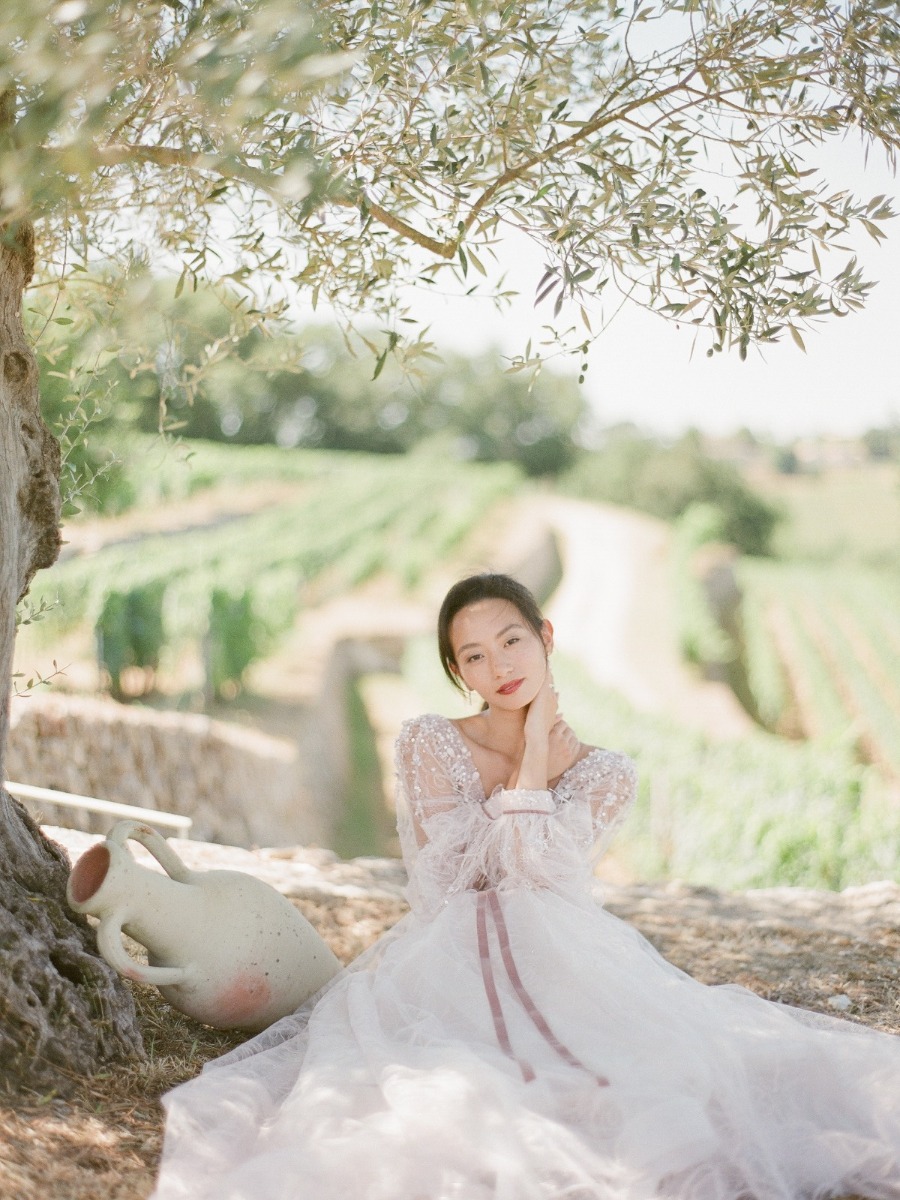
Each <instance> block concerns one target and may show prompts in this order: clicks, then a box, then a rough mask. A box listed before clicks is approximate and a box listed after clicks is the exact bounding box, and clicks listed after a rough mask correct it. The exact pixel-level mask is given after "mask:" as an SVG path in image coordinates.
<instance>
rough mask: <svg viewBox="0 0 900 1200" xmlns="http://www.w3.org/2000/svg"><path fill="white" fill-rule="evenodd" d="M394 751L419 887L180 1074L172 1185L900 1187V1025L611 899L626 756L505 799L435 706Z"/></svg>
mask: <svg viewBox="0 0 900 1200" xmlns="http://www.w3.org/2000/svg"><path fill="white" fill-rule="evenodd" d="M397 763H398V774H399V798H398V808H399V811H400V818H399V824H400V834H401V840H402V846H403V856H404V859H405V862H406V865H407V868H408V870H409V879H410V883H409V893H408V894H409V900H410V904H411V909H412V911H411V912H410V913H409V915H408V916H406V917H404V918H403V920H402V921H400V922H399V924H398V925H397V926H396V927H395V928H394V929H393V930H391V932H390V933H388V934H387V935H386V936H385V937H384V938H382V939H381V940H380V941H379V942H378V943H377V944H376V945H374V946H373V947H372V948H371V949H370V950H368V951H367V952H366V953H365V954H363V955H362V956H361V957H360V958H359V959H358V960H357V961H356V962H355V963H353V964H352V966H350V967H349V968H348V969H347V970H345V971H343V972H341V973H340V974H339V975H338V976H337V977H336V978H335V979H334V980H332V982H331V983H330V984H328V985H327V986H326V987H325V988H324V989H323V991H322V992H321V993H320V994H319V996H318V997H317V998H316V999H315V1003H314V1004H313V1003H310V1004H309V1005H308V1006H306V1007H305V1008H304V1009H303V1010H301V1011H300V1012H299V1013H297V1014H296V1015H295V1016H293V1017H289V1018H287V1019H286V1020H284V1021H282V1022H279V1023H278V1024H277V1025H276V1026H274V1027H273V1028H272V1029H270V1030H268V1031H266V1032H265V1033H263V1034H261V1035H260V1036H259V1037H257V1038H255V1039H254V1040H253V1041H251V1042H249V1043H247V1044H246V1045H244V1046H241V1047H240V1048H239V1049H238V1050H236V1051H234V1052H232V1053H231V1054H229V1055H226V1056H225V1057H224V1058H222V1059H219V1060H217V1061H216V1062H214V1063H211V1064H209V1065H208V1066H207V1067H206V1069H205V1070H204V1071H203V1073H202V1074H201V1075H200V1076H199V1077H198V1078H197V1079H195V1080H192V1081H191V1082H189V1083H187V1084H184V1085H183V1086H181V1087H179V1088H176V1089H175V1091H174V1092H172V1093H170V1095H169V1096H167V1097H166V1099H165V1103H166V1106H167V1109H168V1120H167V1128H166V1138H165V1147H164V1154H163V1161H162V1166H161V1171H160V1177H159V1182H158V1187H157V1191H156V1192H155V1193H154V1197H155V1200H176V1198H177V1200H187V1198H188V1197H189V1198H190V1200H201V1198H203V1197H206V1198H209V1200H238V1198H241V1200H551V1198H552V1200H563V1198H565V1200H645V1198H646V1200H650V1198H651V1197H665V1198H666V1200H800V1198H803V1200H808V1198H812V1197H829V1196H838V1195H842V1194H844V1193H851V1192H854V1191H856V1192H859V1193H860V1194H862V1195H864V1196H866V1197H871V1198H872V1200H882V1198H887V1197H891V1198H894V1200H897V1198H898V1197H900V1039H898V1038H894V1037H892V1036H890V1035H888V1034H883V1033H877V1032H875V1031H872V1030H867V1029H864V1028H861V1027H859V1026H855V1025H852V1024H850V1023H849V1022H847V1021H842V1020H840V1019H839V1018H832V1017H825V1016H820V1015H817V1014H814V1013H810V1012H806V1011H803V1010H800V1009H794V1008H789V1007H785V1006H782V1005H778V1004H773V1003H769V1002H767V1001H765V1000H762V999H760V998H759V997H757V996H755V995H753V994H752V993H751V992H749V991H747V990H745V989H743V988H740V987H734V986H724V987H706V986H704V985H703V984H700V983H697V982H696V981H694V980H692V979H691V978H689V977H688V976H687V975H685V974H684V973H683V972H682V971H679V970H678V969H677V968H675V967H673V966H671V965H670V964H669V963H667V962H666V961H665V960H664V959H662V958H661V957H660V956H659V954H657V953H656V951H655V950H654V949H653V948H652V947H651V946H650V945H649V944H648V943H647V942H646V941H645V940H644V939H643V938H642V937H641V936H640V935H639V934H638V933H637V932H636V931H635V930H634V929H632V928H631V927H630V926H628V925H626V924H624V923H623V922H622V921H620V920H618V919H617V918H615V917H613V916H611V915H610V914H609V913H607V912H605V911H604V910H603V909H602V908H601V907H600V906H599V905H598V904H597V902H596V900H595V899H593V898H592V891H591V884H592V873H591V865H592V861H593V859H594V857H595V846H596V844H597V841H598V839H599V840H600V841H601V842H602V841H603V840H604V839H605V838H606V837H608V835H609V833H610V832H611V830H612V829H613V827H614V826H615V825H616V824H617V823H618V822H619V820H620V819H621V817H622V816H623V815H624V813H625V811H626V809H627V807H628V805H629V804H630V802H631V800H632V798H633V794H634V768H633V765H632V763H631V760H630V759H628V758H626V757H625V756H624V755H621V754H616V753H613V752H611V751H608V750H594V751H592V752H591V753H590V754H589V755H588V756H587V757H586V758H584V759H582V760H581V761H580V762H578V763H576V764H575V765H574V766H573V767H571V768H570V769H569V770H568V771H567V772H566V773H565V775H564V776H563V777H562V778H561V779H560V781H559V783H558V784H557V786H556V788H555V789H554V790H553V791H552V792H550V791H522V790H514V791H502V790H498V791H497V792H496V793H495V794H494V795H493V796H491V797H490V798H489V799H486V798H485V796H484V794H483V791H482V788H481V784H480V780H479V776H478V772H477V771H476V769H475V765H474V762H473V761H472V758H471V756H470V754H469V751H468V749H467V747H466V745H465V743H464V742H463V740H462V738H461V736H460V734H459V732H458V730H457V729H456V727H455V726H454V725H453V724H452V723H451V722H449V721H448V720H446V719H445V718H443V717H438V716H425V717H421V718H419V719H417V720H416V721H412V722H409V723H408V724H407V725H406V726H405V727H404V731H403V733H402V734H401V737H400V739H399V741H398V746H397ZM420 843H421V844H420Z"/></svg>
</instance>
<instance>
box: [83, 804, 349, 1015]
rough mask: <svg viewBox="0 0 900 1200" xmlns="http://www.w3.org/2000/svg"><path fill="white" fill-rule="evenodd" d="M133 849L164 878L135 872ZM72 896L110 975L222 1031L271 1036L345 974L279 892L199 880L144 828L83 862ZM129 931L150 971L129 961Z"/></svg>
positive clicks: (120, 835) (226, 877)
mask: <svg viewBox="0 0 900 1200" xmlns="http://www.w3.org/2000/svg"><path fill="white" fill-rule="evenodd" d="M129 839H133V840H134V841H136V842H140V843H141V845H143V846H145V847H146V848H147V849H148V850H149V851H150V853H151V854H152V855H153V857H154V858H155V859H156V860H157V862H159V864H160V865H161V866H162V868H163V870H164V871H165V872H166V873H165V874H161V873H160V872H159V871H156V870H152V869H150V868H148V867H144V866H141V864H140V863H138V862H136V861H135V859H134V858H133V857H132V854H131V852H130V850H129V849H128V847H127V845H126V842H127V841H128V840H129ZM67 896H68V901H69V904H70V905H71V907H72V908H74V909H75V911H76V912H80V913H87V914H89V915H91V916H94V917H98V918H99V927H98V929H97V944H98V946H99V949H100V953H101V954H102V955H103V957H104V958H105V959H106V961H107V962H108V963H109V964H110V966H111V967H113V968H115V970H117V971H118V972H119V973H120V974H121V975H124V976H125V977H126V978H127V979H134V980H136V981H137V982H138V983H150V984H154V985H155V986H156V987H158V988H159V990H160V991H161V992H162V994H163V996H165V998H166V1000H168V1002H169V1003H170V1004H171V1005H172V1007H173V1008H177V1009H179V1010H180V1011H181V1012H184V1013H187V1014H188V1016H191V1017H194V1018H195V1019H196V1020H198V1021H203V1022H204V1023H205V1024H207V1025H214V1026H216V1027H217V1028H219V1029H244V1030H247V1031H248V1032H251V1033H255V1032H258V1031H259V1030H261V1029H265V1028H266V1026H267V1025H270V1024H271V1023H272V1022H273V1021H275V1020H277V1019H278V1018H279V1017H282V1016H286V1015H287V1014H288V1013H290V1012H293V1011H294V1009H296V1008H297V1007H298V1006H299V1005H300V1004H302V1003H303V1001H304V1000H306V998H307V997H308V996H310V995H312V993H313V992H315V991H317V990H318V989H319V988H320V987H321V986H322V985H323V984H324V983H327V981H328V980H329V979H330V978H331V977H332V976H333V975H334V974H335V973H336V972H337V971H338V970H339V969H340V963H339V962H338V960H337V959H336V958H335V956H334V954H332V952H331V950H330V949H329V948H328V946H327V945H326V944H325V942H324V941H323V940H322V938H321V937H320V936H319V934H318V933H316V931H315V929H314V928H313V927H312V925H311V924H310V923H309V921H307V920H306V918H305V917H304V916H303V915H302V914H301V913H300V912H298V910H297V909H296V908H295V907H294V905H293V904H291V902H290V901H289V900H288V899H286V898H285V897H284V896H282V895H281V893H280V892H277V891H276V890H275V889H274V888H273V887H270V886H269V885H268V884H267V883H263V882H262V880H259V879H256V878H255V877H254V876H253V875H247V874H245V873H244V872H242V871H191V870H189V869H188V868H187V867H186V866H185V865H184V863H183V862H182V861H181V859H180V858H179V857H178V855H177V854H176V853H175V851H174V850H173V849H172V848H171V846H169V844H168V843H167V842H166V840H165V839H164V838H163V837H162V836H161V835H160V834H158V833H157V832H156V830H154V829H151V828H150V826H149V825H144V824H141V823H140V822H138V821H119V822H118V823H117V824H116V825H115V826H114V827H113V829H112V830H110V832H109V834H108V836H107V838H106V840H105V841H103V842H98V843H97V844H96V845H95V846H92V847H91V849H90V850H88V851H86V852H85V853H84V854H83V855H82V856H81V857H80V858H79V859H78V861H77V863H76V864H75V866H74V867H73V869H72V873H71V875H70V877H69V883H68V889H67ZM123 931H124V932H125V933H127V934H128V936H129V937H131V938H134V940H135V941H136V942H140V943H141V945H143V946H146V948H147V954H148V958H149V962H150V965H149V966H144V965H143V964H142V963H139V962H137V961H135V959H133V958H132V957H131V955H130V954H128V953H127V952H126V950H125V947H124V945H123V943H122V933H123Z"/></svg>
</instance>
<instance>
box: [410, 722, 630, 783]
mask: <svg viewBox="0 0 900 1200" xmlns="http://www.w3.org/2000/svg"><path fill="white" fill-rule="evenodd" d="M427 715H428V716H431V717H436V718H437V719H438V720H439V721H443V723H444V724H445V725H449V726H450V728H451V729H452V730H453V732H454V734H455V735H456V738H457V741H458V742H459V744H460V745H461V746H462V748H463V750H464V752H465V755H466V759H467V761H468V764H469V770H470V772H471V774H472V778H473V779H474V780H476V781H477V783H478V787H479V790H480V792H481V794H482V796H485V797H486V796H487V792H486V791H485V788H484V780H483V779H482V778H481V772H480V771H479V770H478V767H477V766H476V764H475V756H474V755H473V754H472V750H471V747H470V746H469V743H468V742H467V741H466V739H465V738H464V737H463V733H462V730H461V729H460V728H459V726H458V725H457V724H456V722H455V721H452V720H451V719H450V717H445V716H444V714H443V713H429V714H427ZM598 754H615V751H614V750H606V749H604V748H603V747H602V746H592V747H591V749H590V750H588V752H587V754H585V755H584V757H583V758H579V759H578V760H577V762H573V763H572V765H571V767H567V768H566V769H565V771H563V773H562V775H560V777H559V779H557V781H556V783H555V784H554V785H553V789H552V790H553V791H555V790H556V789H557V788H558V787H559V785H560V784H561V783H562V782H563V780H567V779H568V777H569V776H570V775H571V774H572V773H573V772H574V771H577V769H578V768H579V767H580V766H581V765H582V764H583V763H586V762H587V761H588V760H589V759H592V758H593V757H594V756H595V755H598Z"/></svg>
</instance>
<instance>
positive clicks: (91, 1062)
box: [0, 224, 142, 1090]
mask: <svg viewBox="0 0 900 1200" xmlns="http://www.w3.org/2000/svg"><path fill="white" fill-rule="evenodd" d="M33 267H34V238H33V233H32V229H31V226H30V225H27V224H22V225H20V226H18V227H17V228H16V229H15V230H11V229H5V230H2V231H0V781H2V780H3V779H4V778H5V773H4V759H5V751H6V737H7V732H8V728H9V705H10V692H11V672H12V658H13V646H14V640H15V612H16V604H17V602H18V601H19V600H20V599H21V597H22V596H23V595H24V594H25V592H26V591H27V590H28V586H29V584H30V582H31V580H32V578H33V577H34V574H35V572H36V571H38V570H39V569H40V568H41V567H49V566H50V565H51V564H52V563H53V562H54V560H55V559H56V556H57V554H58V552H59V545H60V537H59V514H60V499H59V466H60V454H59V445H58V443H57V441H56V439H55V438H54V437H53V435H52V434H51V433H50V431H49V430H48V429H47V427H46V425H45V424H44V422H43V420H42V419H41V414H40V407H39V402H38V379H37V364H36V362H35V358H34V355H33V354H32V352H31V349H30V347H29V345H28V342H27V340H26V338H25V333H24V330H23V328H22V319H21V305H22V293H23V291H24V289H25V287H26V285H27V283H28V281H29V280H30V278H31V274H32V270H33ZM0 862H2V864H3V869H2V871H0V1081H3V1082H5V1083H7V1084H14V1085H25V1086H28V1087H32V1088H40V1089H49V1088H54V1089H56V1090H64V1089H65V1088H66V1086H67V1085H68V1084H69V1083H70V1082H71V1081H72V1080H73V1079H75V1078H78V1077H80V1076H83V1075H84V1074H88V1073H91V1072H92V1071H95V1070H97V1069H98V1067H100V1066H102V1065H104V1064H106V1063H109V1062H112V1061H116V1060H121V1059H123V1058H133V1057H135V1056H136V1055H140V1054H141V1053H142V1043H141V1036H140V1032H139V1030H138V1028H137V1024H136V1019H135V1013H134V1005H133V1003H132V1000H131V995H130V993H129V992H128V991H127V989H126V987H125V985H124V984H123V983H122V982H121V981H120V980H119V978H118V976H117V975H116V974H115V972H114V971H113V970H112V969H111V968H110V967H108V966H107V965H106V963H105V962H104V961H103V960H102V959H101V958H99V957H98V956H97V952H96V943H95V941H94V935H93V932H92V930H91V928H90V926H89V925H88V924H87V922H86V921H85V920H84V919H83V918H82V917H78V916H76V915H75V914H74V913H72V912H70V910H69V909H68V906H67V904H66V898H65V887H66V879H67V877H68V863H67V860H66V858H65V855H64V854H63V853H62V851H61V850H60V849H59V847H57V846H55V845H54V844H53V843H52V842H49V841H48V840H47V839H46V838H45V837H44V836H43V835H42V833H41V831H40V830H39V829H38V827H37V826H36V825H35V823H34V822H33V821H32V820H31V819H30V817H28V815H27V814H26V813H25V810H24V809H23V808H22V806H21V805H19V804H18V803H17V802H16V801H15V800H13V799H12V798H11V797H10V796H9V795H8V793H6V792H5V791H2V790H0Z"/></svg>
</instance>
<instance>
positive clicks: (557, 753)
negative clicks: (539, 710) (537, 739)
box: [547, 713, 581, 783]
mask: <svg viewBox="0 0 900 1200" xmlns="http://www.w3.org/2000/svg"><path fill="white" fill-rule="evenodd" d="M549 744H550V751H549V755H548V757H547V782H548V783H549V782H550V781H551V780H554V779H559V777H560V775H562V774H563V773H564V772H565V771H568V769H569V767H571V766H572V764H573V763H574V762H576V761H577V759H578V756H579V754H580V753H581V741H580V740H579V738H578V735H577V734H576V733H575V731H574V729H573V728H572V726H571V725H569V724H568V722H567V721H566V720H565V719H564V718H563V715H562V713H558V714H557V717H556V720H555V721H554V722H553V727H552V729H551V730H550V738H549Z"/></svg>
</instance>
